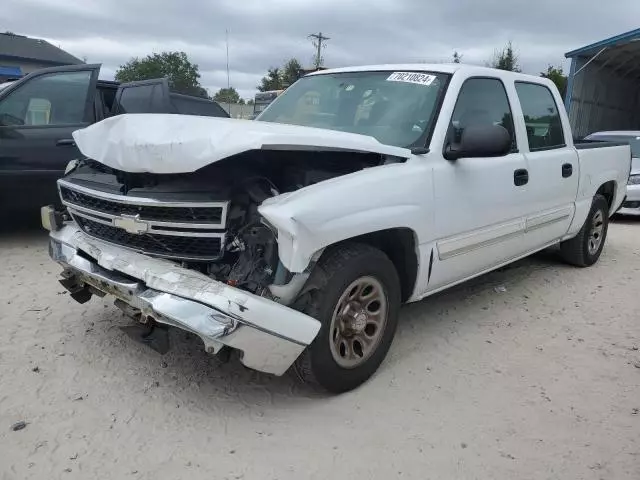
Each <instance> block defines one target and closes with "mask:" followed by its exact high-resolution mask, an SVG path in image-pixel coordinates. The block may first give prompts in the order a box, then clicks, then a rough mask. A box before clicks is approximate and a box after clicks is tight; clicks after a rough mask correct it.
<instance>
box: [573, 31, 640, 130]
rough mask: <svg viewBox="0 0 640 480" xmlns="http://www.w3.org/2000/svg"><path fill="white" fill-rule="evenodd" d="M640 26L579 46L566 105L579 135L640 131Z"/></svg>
mask: <svg viewBox="0 0 640 480" xmlns="http://www.w3.org/2000/svg"><path fill="white" fill-rule="evenodd" d="M639 40H640V28H638V29H636V30H632V31H630V32H626V33H622V34H620V35H616V36H615V37H611V38H607V39H605V40H601V41H599V42H596V43H593V44H591V45H587V46H586V47H582V48H578V49H577V50H573V51H571V52H568V53H566V54H565V57H567V58H570V59H571V69H570V71H569V78H568V84H567V94H566V97H565V106H566V108H567V112H568V113H569V120H570V122H571V126H572V128H573V133H574V135H575V136H576V137H578V138H580V137H584V136H586V135H588V134H590V133H593V132H596V131H602V130H640V108H639V103H638V102H639V100H640V98H639V97H640V41H639Z"/></svg>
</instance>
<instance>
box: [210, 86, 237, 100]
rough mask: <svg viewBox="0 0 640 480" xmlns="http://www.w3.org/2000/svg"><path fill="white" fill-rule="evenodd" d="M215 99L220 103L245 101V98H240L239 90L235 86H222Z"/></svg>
mask: <svg viewBox="0 0 640 480" xmlns="http://www.w3.org/2000/svg"><path fill="white" fill-rule="evenodd" d="M213 99H214V100H215V101H216V102H218V103H240V104H243V103H244V100H243V99H242V98H240V95H239V94H238V91H237V90H236V89H235V88H233V87H229V88H221V89H220V90H218V91H217V92H216V94H215V95H214V96H213Z"/></svg>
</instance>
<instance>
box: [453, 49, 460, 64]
mask: <svg viewBox="0 0 640 480" xmlns="http://www.w3.org/2000/svg"><path fill="white" fill-rule="evenodd" d="M461 61H462V55H460V54H459V53H458V51H457V50H456V51H455V52H453V63H460V62H461Z"/></svg>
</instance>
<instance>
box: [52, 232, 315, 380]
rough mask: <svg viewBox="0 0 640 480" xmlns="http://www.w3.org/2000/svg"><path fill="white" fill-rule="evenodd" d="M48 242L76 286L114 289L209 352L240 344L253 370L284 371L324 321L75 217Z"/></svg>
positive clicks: (68, 279)
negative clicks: (115, 241)
mask: <svg viewBox="0 0 640 480" xmlns="http://www.w3.org/2000/svg"><path fill="white" fill-rule="evenodd" d="M49 250H50V255H51V258H53V259H54V260H55V261H56V262H58V263H59V264H61V265H62V266H63V267H64V269H65V270H64V272H63V276H64V277H65V278H66V280H65V281H64V284H65V285H73V287H72V290H74V291H75V290H76V289H82V288H84V287H88V288H90V289H91V290H92V291H94V292H95V291H96V290H97V291H98V292H102V293H106V294H110V295H113V296H114V297H116V298H118V299H120V300H121V301H123V302H125V303H126V304H128V305H130V306H131V307H133V309H135V310H134V311H140V314H141V316H142V317H146V318H149V319H151V320H153V321H155V322H158V323H161V324H165V325H170V326H173V327H177V328H180V329H182V330H186V331H189V332H192V333H195V334H196V335H198V336H199V337H200V338H201V339H202V341H203V342H204V346H205V349H206V350H207V351H208V352H210V353H217V352H219V351H220V349H221V348H222V347H223V346H228V347H231V348H234V349H237V350H240V351H241V352H242V356H241V361H242V363H243V364H244V365H246V366H247V367H250V368H253V369H255V370H260V371H262V372H267V373H272V374H275V375H282V374H283V373H284V372H286V371H287V369H288V368H289V367H290V366H291V364H292V363H293V362H294V361H295V360H296V358H298V356H299V355H300V353H302V351H303V350H304V349H305V347H306V346H307V345H309V344H310V343H311V342H312V341H313V339H314V338H315V336H316V334H317V333H318V330H319V329H320V323H319V322H318V321H317V320H315V319H314V318H311V317H309V316H307V315H305V314H303V313H300V312H298V311H295V310H292V309H290V308H288V307H285V306H284V305H280V304H278V303H276V302H273V301H271V300H268V299H266V298H262V297H258V296H256V295H253V294H250V293H248V292H245V291H243V290H239V289H237V288H233V287H230V286H228V285H225V284H223V283H221V282H217V281H215V280H212V279H211V278H209V277H207V276H206V275H204V274H201V273H199V272H196V271H193V270H189V269H186V268H182V267H180V266H179V265H177V264H175V263H173V262H170V261H168V260H162V259H156V258H152V257H148V256H146V255H142V254H139V253H135V252H132V251H129V250H127V249H124V248H121V247H116V246H112V245H110V244H107V243H104V242H101V241H99V240H95V239H93V238H91V237H88V236H87V235H86V234H84V233H83V232H82V231H81V230H80V229H79V228H78V227H77V226H76V225H75V224H73V223H67V224H66V225H65V226H64V227H62V228H61V229H60V230H57V231H52V232H51V234H50V246H49ZM72 293H73V292H72Z"/></svg>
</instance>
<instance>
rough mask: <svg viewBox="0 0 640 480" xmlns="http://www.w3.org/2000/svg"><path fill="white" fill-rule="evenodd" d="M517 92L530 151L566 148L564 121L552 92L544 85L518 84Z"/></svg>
mask: <svg viewBox="0 0 640 480" xmlns="http://www.w3.org/2000/svg"><path fill="white" fill-rule="evenodd" d="M516 92H518V98H519V100H520V105H521V106H522V113H523V115H524V123H525V125H526V127H527V139H528V140H529V150H531V151H532V152H534V151H536V150H545V149H550V148H560V147H564V146H565V141H564V131H563V130H562V121H561V120H560V114H559V113H558V106H557V105H556V102H555V100H554V98H553V95H552V93H551V90H549V89H548V88H547V87H545V86H544V85H539V84H535V83H525V82H516Z"/></svg>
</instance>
